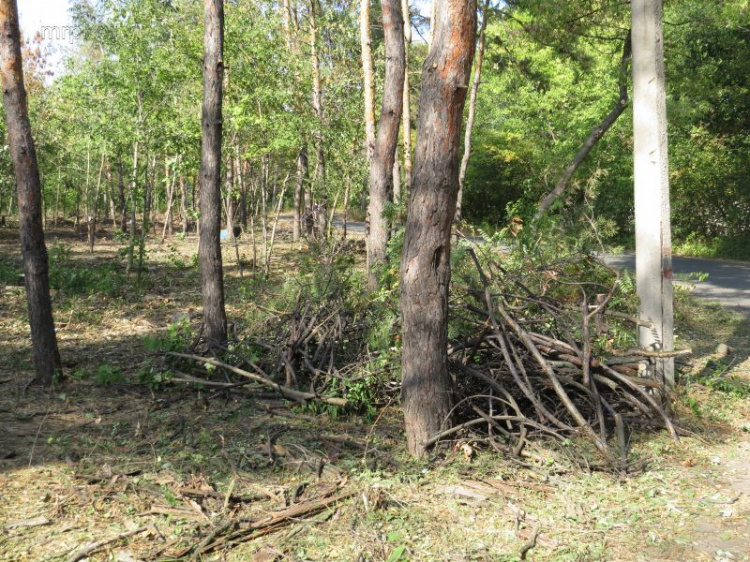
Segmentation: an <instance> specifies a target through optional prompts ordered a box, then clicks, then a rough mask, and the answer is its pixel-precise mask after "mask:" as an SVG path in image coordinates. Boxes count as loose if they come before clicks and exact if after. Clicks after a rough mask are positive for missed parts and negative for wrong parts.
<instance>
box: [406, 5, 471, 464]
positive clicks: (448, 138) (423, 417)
mask: <svg viewBox="0 0 750 562" xmlns="http://www.w3.org/2000/svg"><path fill="white" fill-rule="evenodd" d="M476 12H477V6H476V1H475V0H470V1H468V2H467V1H465V0H440V1H439V2H438V7H437V10H436V12H435V13H436V21H435V24H436V25H435V26H434V30H435V37H434V40H433V42H432V46H431V49H430V52H429V54H428V56H427V60H426V61H425V65H424V68H423V72H422V93H421V96H420V100H419V124H418V129H417V145H416V150H415V154H414V172H413V176H412V195H411V200H410V203H409V212H408V217H407V222H406V234H405V240H404V250H403V254H402V258H401V313H402V326H403V351H402V377H403V383H402V402H403V408H404V417H405V421H406V438H407V443H408V448H409V452H410V453H411V454H413V455H416V456H420V455H422V454H424V451H425V449H424V444H425V443H426V442H427V440H428V439H429V438H430V437H432V436H433V435H434V434H435V433H437V432H438V431H440V429H441V428H443V424H444V423H446V422H448V421H449V420H448V419H447V418H448V412H449V411H450V408H451V384H450V377H449V375H448V361H447V349H446V348H447V338H448V285H449V283H450V273H451V272H450V232H451V223H452V220H453V215H454V213H455V210H456V197H457V195H458V148H459V143H460V139H461V121H462V116H463V109H464V104H465V102H466V96H467V91H468V81H469V74H470V72H471V65H472V59H473V58H474V47H475V42H476V17H477V13H476Z"/></svg>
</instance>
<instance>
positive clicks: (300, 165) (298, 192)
mask: <svg viewBox="0 0 750 562" xmlns="http://www.w3.org/2000/svg"><path fill="white" fill-rule="evenodd" d="M308 170H309V167H308V162H307V147H306V146H303V147H302V149H301V150H300V151H299V155H298V156H297V185H296V186H295V188H294V224H293V225H292V239H293V240H294V241H295V242H298V241H299V238H300V229H301V225H302V208H303V205H304V193H305V183H306V182H307V173H308Z"/></svg>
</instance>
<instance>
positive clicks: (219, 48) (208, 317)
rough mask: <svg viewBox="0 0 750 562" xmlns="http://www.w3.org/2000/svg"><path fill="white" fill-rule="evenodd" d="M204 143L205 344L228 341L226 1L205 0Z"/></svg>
mask: <svg viewBox="0 0 750 562" xmlns="http://www.w3.org/2000/svg"><path fill="white" fill-rule="evenodd" d="M204 5H205V31H204V59H203V119H202V127H203V143H202V155H201V172H200V176H201V188H200V213H201V214H200V242H199V246H198V261H199V263H200V271H201V282H202V290H203V330H204V331H203V334H204V336H205V338H206V340H208V342H209V345H218V344H221V343H223V342H224V341H226V339H227V316H226V311H225V309H224V279H223V271H222V264H221V242H220V240H219V232H220V230H221V129H222V126H221V125H222V124H221V116H222V78H223V73H224V62H223V50H224V1H223V0H204Z"/></svg>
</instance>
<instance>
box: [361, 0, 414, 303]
mask: <svg viewBox="0 0 750 562" xmlns="http://www.w3.org/2000/svg"><path fill="white" fill-rule="evenodd" d="M380 5H381V6H382V11H383V34H384V35H385V81H384V84H385V87H384V91H383V106H382V110H381V112H380V124H379V126H378V133H377V137H376V139H375V151H374V152H373V157H372V161H371V162H370V203H369V205H368V208H367V274H368V285H369V287H370V289H371V290H375V289H376V288H377V275H376V269H377V268H378V267H379V266H381V265H382V264H384V263H385V261H386V249H387V246H388V234H389V226H388V219H387V218H386V217H385V216H384V212H385V209H386V204H387V203H388V201H390V200H391V198H392V196H393V165H394V161H395V158H396V149H397V148H398V128H399V125H400V124H401V111H402V110H403V104H404V69H405V64H404V62H405V61H404V21H403V18H402V16H401V0H381V3H380Z"/></svg>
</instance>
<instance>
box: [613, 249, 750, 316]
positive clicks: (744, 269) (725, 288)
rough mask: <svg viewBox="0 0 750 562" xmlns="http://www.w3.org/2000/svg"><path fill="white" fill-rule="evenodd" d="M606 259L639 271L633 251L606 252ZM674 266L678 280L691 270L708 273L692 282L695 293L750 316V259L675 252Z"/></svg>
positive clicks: (619, 265) (614, 264)
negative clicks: (688, 254) (704, 278)
mask: <svg viewBox="0 0 750 562" xmlns="http://www.w3.org/2000/svg"><path fill="white" fill-rule="evenodd" d="M605 261H606V262H607V263H609V264H610V265H613V266H615V267H620V268H628V269H630V270H631V271H635V254H633V253H627V254H623V255H621V256H606V257H605ZM672 268H673V269H674V273H675V279H676V280H678V281H679V278H680V277H681V276H686V275H689V274H690V273H708V278H707V279H706V280H705V281H697V282H695V281H691V282H690V285H691V286H692V287H694V288H693V290H692V292H691V294H693V295H695V296H697V297H700V298H703V299H706V300H710V301H714V302H718V303H720V304H722V305H723V306H725V307H726V308H730V309H732V310H735V311H737V312H739V313H741V314H744V315H745V316H747V317H750V262H741V261H730V260H714V259H703V258H683V257H680V256H674V257H673V258H672Z"/></svg>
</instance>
